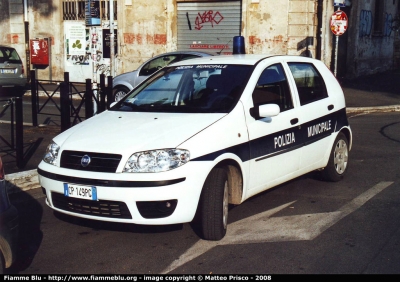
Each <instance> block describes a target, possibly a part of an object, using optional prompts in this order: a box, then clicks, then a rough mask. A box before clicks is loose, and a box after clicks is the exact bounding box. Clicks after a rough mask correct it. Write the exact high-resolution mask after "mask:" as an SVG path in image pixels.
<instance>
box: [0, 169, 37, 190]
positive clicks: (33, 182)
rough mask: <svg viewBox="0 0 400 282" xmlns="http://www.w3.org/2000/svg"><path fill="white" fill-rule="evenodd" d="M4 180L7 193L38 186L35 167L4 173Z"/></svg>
mask: <svg viewBox="0 0 400 282" xmlns="http://www.w3.org/2000/svg"><path fill="white" fill-rule="evenodd" d="M5 180H6V189H7V191H8V193H9V194H12V193H17V192H22V191H28V190H32V189H36V188H40V184H39V178H38V174H37V170H36V169H32V170H27V171H21V172H16V173H12V174H6V177H5Z"/></svg>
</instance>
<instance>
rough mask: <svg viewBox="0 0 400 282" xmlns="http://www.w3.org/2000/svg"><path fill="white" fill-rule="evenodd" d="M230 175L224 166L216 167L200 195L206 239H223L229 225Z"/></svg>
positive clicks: (202, 231)
mask: <svg viewBox="0 0 400 282" xmlns="http://www.w3.org/2000/svg"><path fill="white" fill-rule="evenodd" d="M228 204H229V203H228V176H227V172H226V171H225V170H224V169H223V168H214V169H213V170H212V171H211V172H210V174H209V175H208V176H207V179H206V181H205V183H204V186H203V190H202V193H201V196H200V203H199V205H200V206H199V207H200V214H199V216H200V228H201V230H200V232H201V237H202V238H203V239H205V240H212V241H218V240H221V239H222V238H223V237H224V236H225V234H226V230H227V226H228Z"/></svg>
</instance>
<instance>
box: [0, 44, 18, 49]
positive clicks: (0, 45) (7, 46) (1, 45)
mask: <svg viewBox="0 0 400 282" xmlns="http://www.w3.org/2000/svg"><path fill="white" fill-rule="evenodd" d="M0 47H6V48H10V49H15V48H14V47H12V46H9V45H3V44H0Z"/></svg>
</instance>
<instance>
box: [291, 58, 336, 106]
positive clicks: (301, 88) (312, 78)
mask: <svg viewBox="0 0 400 282" xmlns="http://www.w3.org/2000/svg"><path fill="white" fill-rule="evenodd" d="M288 65H289V68H290V70H291V72H292V74H293V78H294V81H295V82H296V86H297V91H298V93H299V98H300V104H301V105H305V104H308V103H311V102H314V101H318V100H321V99H324V98H326V97H328V92H327V90H326V86H325V83H324V80H323V78H322V77H321V75H320V74H319V73H318V71H317V69H316V68H315V67H314V65H313V64H309V63H288Z"/></svg>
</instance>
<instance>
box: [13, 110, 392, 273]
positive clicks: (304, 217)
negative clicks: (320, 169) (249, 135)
mask: <svg viewBox="0 0 400 282" xmlns="http://www.w3.org/2000/svg"><path fill="white" fill-rule="evenodd" d="M350 123H351V126H352V129H353V132H354V144H353V146H354V147H353V150H352V151H351V154H350V167H349V171H348V174H347V176H346V178H345V179H344V180H343V181H341V182H338V183H326V182H323V181H320V180H319V179H318V178H317V177H316V175H315V174H309V175H307V176H306V177H301V178H299V179H296V180H294V181H291V182H289V183H287V184H284V185H281V186H280V187H278V188H275V189H272V190H270V191H267V192H265V193H262V194H260V195H258V196H256V197H253V198H251V199H249V200H248V201H246V202H245V203H243V204H242V205H239V206H236V207H233V208H231V210H230V216H229V226H228V236H227V237H226V238H225V239H224V240H222V241H220V242H205V241H202V240H199V238H198V237H197V235H196V233H195V231H194V230H195V229H193V228H192V227H193V226H191V225H190V224H181V225H174V226H138V225H127V224H115V223H104V222H97V221H89V220H82V219H78V218H73V217H68V216H63V215H60V214H54V213H53V212H52V211H51V210H50V209H49V208H48V207H47V206H46V205H45V203H44V200H45V199H44V197H43V195H42V194H41V191H40V189H35V190H32V191H28V192H23V193H18V194H13V195H12V196H11V198H12V201H13V203H14V204H15V205H16V206H17V208H18V210H19V211H20V215H21V237H20V249H19V257H20V260H19V262H18V263H17V264H16V265H15V266H14V267H13V268H12V269H11V272H12V273H21V274H36V273H42V274H43V273H45V274H51V273H60V274H62V273H89V274H90V273H98V274H100V273H142V274H143V273H153V274H154V273H181V274H183V273H186V274H194V273H203V274H206V273H207V274H208V273H213V274H217V273H229V274H230V273H239V274H240V273H269V274H275V273H285V274H327V273H334V274H338V273H351V274H360V273H362V274H372V273H379V274H399V273H400V268H399V267H398V266H399V265H400V251H399V245H400V224H399V222H400V174H399V169H398V168H399V165H400V163H399V157H398V156H399V153H400V149H399V148H400V113H379V114H368V115H359V116H354V117H352V118H350Z"/></svg>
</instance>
